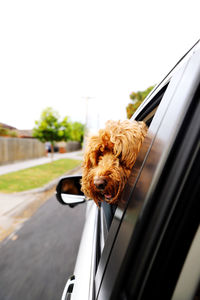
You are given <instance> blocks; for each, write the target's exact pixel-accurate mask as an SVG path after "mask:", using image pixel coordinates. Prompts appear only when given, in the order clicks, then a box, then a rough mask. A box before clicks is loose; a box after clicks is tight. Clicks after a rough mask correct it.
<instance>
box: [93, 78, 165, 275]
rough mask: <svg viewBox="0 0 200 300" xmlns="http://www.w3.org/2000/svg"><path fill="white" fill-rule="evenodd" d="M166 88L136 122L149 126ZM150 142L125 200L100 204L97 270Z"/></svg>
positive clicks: (162, 89) (126, 192)
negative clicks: (114, 203) (111, 203)
mask: <svg viewBox="0 0 200 300" xmlns="http://www.w3.org/2000/svg"><path fill="white" fill-rule="evenodd" d="M167 86H168V82H167V83H166V84H165V86H164V87H163V88H161V90H160V91H159V92H158V93H157V94H156V95H155V96H154V97H152V99H151V101H149V102H148V105H147V107H144V109H143V110H142V111H141V112H140V114H139V115H138V116H136V117H135V119H136V120H137V121H144V122H145V123H146V125H147V126H148V127H150V126H151V122H152V120H153V119H154V116H155V114H156V111H157V109H158V107H159V104H160V102H161V100H162V98H163V96H164V94H165V91H166V89H167ZM151 142H152V139H151V138H149V137H148V138H147V139H145V140H144V144H143V145H142V147H141V151H140V153H139V155H138V158H137V160H136V163H135V165H134V167H133V170H132V173H131V175H130V178H129V180H128V183H127V184H126V186H125V190H124V193H123V194H122V198H123V195H126V198H125V199H124V200H123V199H122V201H121V202H120V204H118V205H110V204H108V203H106V202H104V203H102V205H101V209H100V211H99V226H100V228H99V240H100V243H99V249H98V253H99V255H98V259H97V269H98V263H100V265H101V264H104V263H105V258H106V257H107V255H108V253H109V251H110V249H111V247H112V243H113V241H114V238H115V235H116V233H117V230H118V226H119V225H120V222H121V219H122V216H123V214H124V211H125V209H126V206H127V202H128V197H129V196H127V195H130V194H131V192H132V190H133V188H134V184H135V182H136V181H137V176H138V174H139V172H140V168H141V167H142V165H143V160H144V158H145V155H146V153H147V151H148V149H149V147H150V144H151ZM138 213H139V212H138ZM108 236H109V241H108V243H107V244H106V249H104V245H105V243H106V241H107V238H108ZM97 277H98V272H97Z"/></svg>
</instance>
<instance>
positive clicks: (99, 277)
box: [57, 41, 200, 300]
mask: <svg viewBox="0 0 200 300" xmlns="http://www.w3.org/2000/svg"><path fill="white" fill-rule="evenodd" d="M132 118H133V119H136V120H139V121H145V122H146V124H147V125H148V133H147V136H146V138H145V141H144V143H143V145H142V148H141V151H140V153H139V155H138V158H137V161H136V164H135V166H134V167H133V170H132V173H131V175H130V177H129V180H128V183H127V184H126V186H125V188H124V191H123V193H122V196H121V201H120V203H119V204H118V205H117V206H114V205H109V204H107V203H103V204H102V205H101V207H100V208H98V207H97V206H96V204H95V203H94V202H93V201H87V213H86V219H85V226H84V229H83V234H82V239H81V243H80V248H79V253H78V256H77V261H76V266H75V270H74V274H72V277H71V278H69V280H68V282H67V284H66V287H65V289H64V292H63V297H62V300H64V299H65V300H66V299H71V300H79V299H81V300H89V299H90V300H116V299H117V300H118V299H119V300H129V299H135V300H136V299H154V300H155V299H159V300H161V299H162V300H165V299H173V300H176V299H180V300H186V299H187V300H188V299H200V258H199V257H200V228H199V220H200V196H199V195H200V140H199V137H200V42H199V41H198V42H197V43H196V44H195V45H194V46H193V47H192V49H191V50H190V51H188V53H186V55H185V56H184V57H183V58H182V59H181V60H180V61H179V62H178V63H177V65H176V66H175V67H174V68H173V70H172V71H171V72H170V73H169V74H168V75H167V76H166V77H165V78H164V80H162V81H161V83H160V84H158V85H157V86H156V87H155V88H154V90H153V91H152V92H151V93H150V95H148V97H147V98H146V99H145V101H144V102H143V103H142V105H141V106H140V107H139V108H138V110H137V111H136V112H135V114H134V115H133V117H132ZM80 179H81V175H79V176H74V177H68V178H62V179H61V180H60V182H59V184H58V186H57V198H58V200H59V201H60V202H61V203H62V204H68V205H70V206H72V207H73V206H76V205H77V204H80V203H82V202H84V201H85V197H84V195H83V194H82V193H81V191H80ZM66 182H71V183H73V184H74V185H75V186H76V191H77V192H75V195H71V196H70V195H69V194H72V191H70V190H68V191H67V189H65V188H64V186H66V184H65V183H66ZM77 194H79V195H77ZM63 209H64V207H63ZM74 209H75V208H74Z"/></svg>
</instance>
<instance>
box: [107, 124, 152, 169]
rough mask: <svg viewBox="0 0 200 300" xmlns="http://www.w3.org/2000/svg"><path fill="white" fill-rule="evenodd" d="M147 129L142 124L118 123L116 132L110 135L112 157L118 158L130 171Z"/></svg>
mask: <svg viewBox="0 0 200 300" xmlns="http://www.w3.org/2000/svg"><path fill="white" fill-rule="evenodd" d="M146 131H147V128H146V125H145V123H144V122H136V121H128V120H127V121H123V122H118V130H117V131H116V130H114V131H113V134H111V141H112V142H113V143H114V148H113V152H114V155H116V156H117V157H119V158H120V161H121V163H122V164H123V165H124V166H125V167H126V168H128V169H131V168H132V167H133V165H134V163H135V161H136V157H137V155H138V152H139V150H140V147H141V145H142V142H143V139H144V136H145V134H146Z"/></svg>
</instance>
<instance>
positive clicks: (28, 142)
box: [0, 137, 45, 165]
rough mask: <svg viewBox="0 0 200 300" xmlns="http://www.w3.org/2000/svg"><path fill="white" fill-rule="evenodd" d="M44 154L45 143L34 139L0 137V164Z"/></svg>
mask: <svg viewBox="0 0 200 300" xmlns="http://www.w3.org/2000/svg"><path fill="white" fill-rule="evenodd" d="M42 156H45V145H44V144H43V143H41V142H39V141H38V140H36V139H21V138H9V137H8V138H7V137H0V165H3V164H7V163H12V162H15V161H20V160H26V159H32V158H38V157H42Z"/></svg>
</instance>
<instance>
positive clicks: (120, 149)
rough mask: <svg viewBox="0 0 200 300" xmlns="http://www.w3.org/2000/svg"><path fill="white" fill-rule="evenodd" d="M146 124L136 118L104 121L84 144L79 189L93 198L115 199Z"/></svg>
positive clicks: (98, 200) (119, 192)
mask: <svg viewBox="0 0 200 300" xmlns="http://www.w3.org/2000/svg"><path fill="white" fill-rule="evenodd" d="M146 131H147V128H146V125H145V123H143V122H136V121H129V120H126V121H108V122H107V123H106V127H105V129H101V130H100V131H99V134H98V135H95V136H92V137H91V138H90V139H89V142H88V144H87V147H86V151H85V155H84V162H83V176H82V191H83V192H84V194H85V195H86V196H87V197H89V198H91V199H93V200H94V201H95V202H96V204H97V205H98V203H99V202H100V201H106V202H109V203H116V202H117V201H118V199H119V197H120V195H121V192H122V190H123V188H124V186H125V183H126V182H127V179H128V177H129V175H130V171H131V169H132V167H133V165H134V163H135V161H136V157H137V154H138V152H139V150H140V147H141V145H142V142H143V139H144V136H145V134H146Z"/></svg>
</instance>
